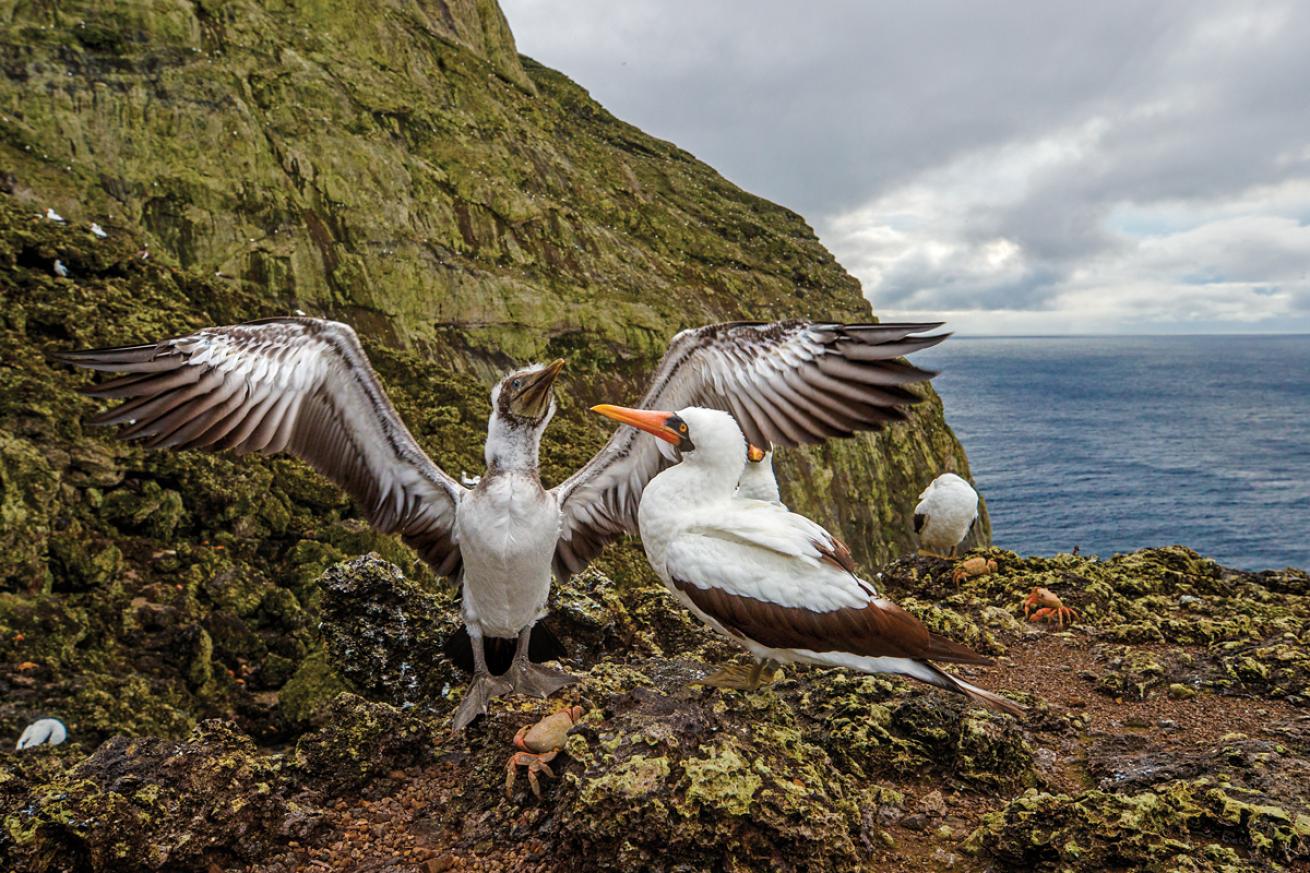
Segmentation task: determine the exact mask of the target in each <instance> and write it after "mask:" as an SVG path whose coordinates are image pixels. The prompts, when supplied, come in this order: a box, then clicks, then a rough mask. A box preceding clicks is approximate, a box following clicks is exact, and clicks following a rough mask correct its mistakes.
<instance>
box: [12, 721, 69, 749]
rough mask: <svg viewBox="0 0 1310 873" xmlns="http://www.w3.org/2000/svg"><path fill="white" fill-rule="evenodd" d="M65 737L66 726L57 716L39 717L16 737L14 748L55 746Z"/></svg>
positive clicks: (66, 735) (66, 733) (66, 737)
mask: <svg viewBox="0 0 1310 873" xmlns="http://www.w3.org/2000/svg"><path fill="white" fill-rule="evenodd" d="M66 739H68V728H67V727H65V726H64V723H63V722H62V721H60V720H59V719H57V718H41V719H37V720H36V721H34V722H32V723H31V724H29V725H28V726H27V727H26V728H24V729H23V735H22V736H21V737H19V738H18V745H17V746H16V747H15V748H16V749H18V750H19V751H21V750H23V749H30V748H32V747H34V746H57V745H59V744H60V743H62V742H63V741H64V740H66Z"/></svg>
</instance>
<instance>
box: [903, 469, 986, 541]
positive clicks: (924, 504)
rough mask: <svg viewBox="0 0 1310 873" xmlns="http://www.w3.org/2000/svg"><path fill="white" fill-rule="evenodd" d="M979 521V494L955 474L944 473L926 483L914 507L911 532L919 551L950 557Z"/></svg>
mask: <svg viewBox="0 0 1310 873" xmlns="http://www.w3.org/2000/svg"><path fill="white" fill-rule="evenodd" d="M977 520H978V492H977V491H974V490H973V486H972V485H970V484H969V483H968V482H966V481H964V480H963V479H961V478H960V477H959V476H957V475H955V474H954V473H943V474H942V475H940V476H938V477H937V478H936V479H934V480H932V481H931V482H930V483H928V487H927V488H925V489H923V493H922V494H920V495H919V505H918V506H916V507H914V532H915V533H916V534H918V535H919V551H920V552H922V553H925V554H935V555H937V556H938V557H945V555H944V554H942V553H944V552H950V553H951V555H952V556H953V555H954V554H955V550H956V548H957V547H959V545H960V543H962V542H964V538H965V537H966V536H968V535H969V531H970V530H971V529H972V528H973V525H974V522H976V521H977Z"/></svg>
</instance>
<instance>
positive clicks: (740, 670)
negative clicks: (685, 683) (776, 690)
mask: <svg viewBox="0 0 1310 873" xmlns="http://www.w3.org/2000/svg"><path fill="white" fill-rule="evenodd" d="M781 678H782V673H781V672H779V671H778V670H777V665H776V664H774V663H772V662H770V663H769V664H763V663H760V662H756V663H753V664H750V665H749V666H747V665H744V664H729V665H728V666H726V667H724V668H722V669H721V670H718V671H717V672H714V673H711V674H710V675H709V676H706V677H705V678H703V679H698V680H696V681H695V682H692V683H691V684H692V685H707V686H709V687H711V688H732V689H735V690H737V691H757V690H759V688H760V687H761V686H763V685H772V684H773V683H774V682H777V681H778V680H779V679H781Z"/></svg>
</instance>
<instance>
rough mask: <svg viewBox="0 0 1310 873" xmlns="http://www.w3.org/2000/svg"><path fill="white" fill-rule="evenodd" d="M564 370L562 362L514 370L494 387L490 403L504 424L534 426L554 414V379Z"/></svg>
mask: <svg viewBox="0 0 1310 873" xmlns="http://www.w3.org/2000/svg"><path fill="white" fill-rule="evenodd" d="M562 369H564V359H563V358H556V359H555V360H553V361H551V362H550V363H549V364H535V365H533V366H531V367H524V368H523V369H521V370H515V371H514V372H513V373H510V374H509V375H508V376H506V377H505V378H504V379H501V380H500V384H499V385H497V386H496V389H495V391H494V392H492V398H491V399H492V403H493V404H494V405H495V407H496V412H497V414H499V416H500V417H501V418H502V419H503V420H504V421H506V422H507V423H512V424H519V425H537V424H539V423H540V422H541V421H543V420H544V419H546V418H549V417H550V415H551V413H553V412H554V407H555V394H554V391H553V390H552V389H553V388H554V387H555V378H556V377H557V376H558V375H559V372H560V370H562Z"/></svg>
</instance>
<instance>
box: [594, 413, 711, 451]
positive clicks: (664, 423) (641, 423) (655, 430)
mask: <svg viewBox="0 0 1310 873" xmlns="http://www.w3.org/2000/svg"><path fill="white" fill-rule="evenodd" d="M591 411H592V412H599V413H600V414H601V415H603V416H605V417H606V418H612V419H614V420H615V421H618V422H622V423H623V424H630V425H632V426H633V427H635V428H637V429H639V430H644V431H646V433H648V434H653V435H654V436H657V437H659V438H660V439H662V440H664V441H665V442H669V443H673V444H674V445H675V446H676V445H678V444H679V443H681V442H682V441H683V439H685V438H686V436H687V431H686V427H687V423H686V422H684V421H683V420H682V419H680V418H678V416H677V414H676V413H673V412H661V411H660V410H658V409H629V408H628V407H626V406H611V405H610V404H608V403H602V404H600V405H599V406H593V407H591ZM679 425H680V426H681V427H682V428H683V430H681V431H679V430H678V426H679Z"/></svg>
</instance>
